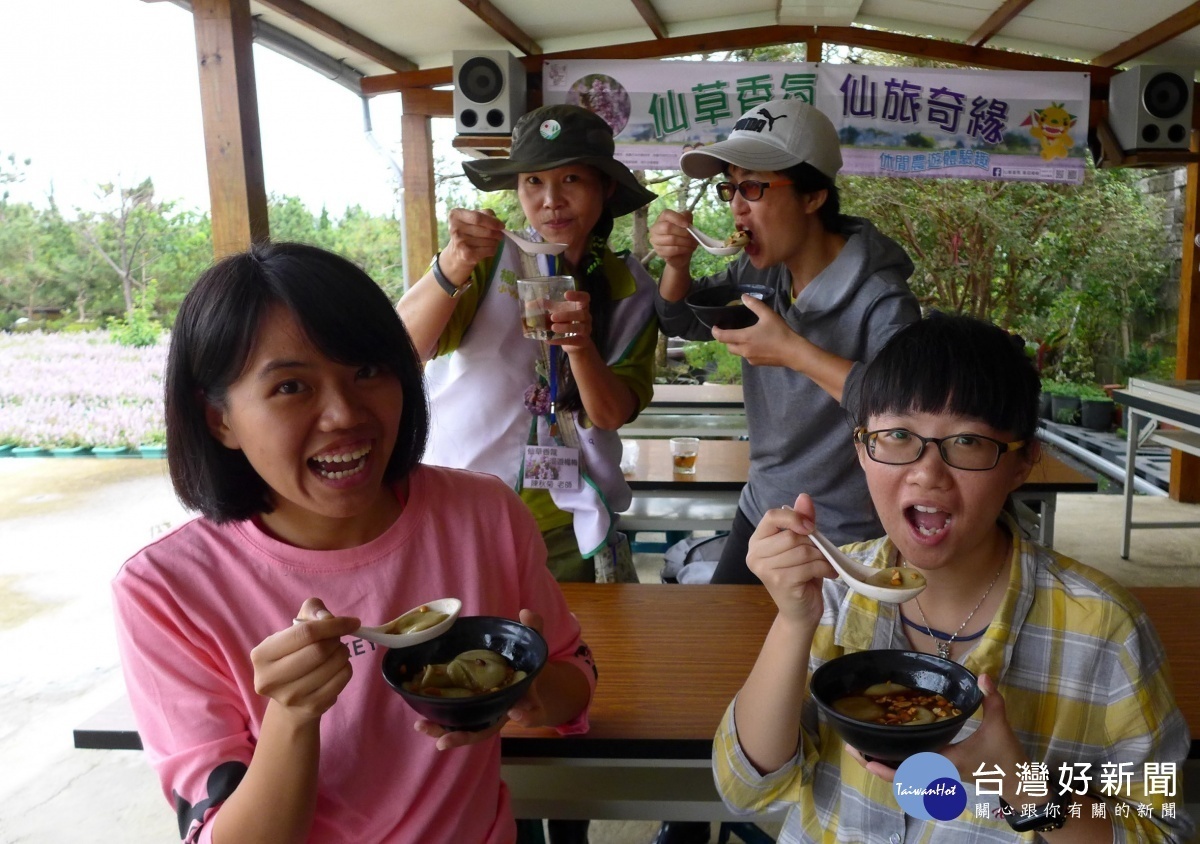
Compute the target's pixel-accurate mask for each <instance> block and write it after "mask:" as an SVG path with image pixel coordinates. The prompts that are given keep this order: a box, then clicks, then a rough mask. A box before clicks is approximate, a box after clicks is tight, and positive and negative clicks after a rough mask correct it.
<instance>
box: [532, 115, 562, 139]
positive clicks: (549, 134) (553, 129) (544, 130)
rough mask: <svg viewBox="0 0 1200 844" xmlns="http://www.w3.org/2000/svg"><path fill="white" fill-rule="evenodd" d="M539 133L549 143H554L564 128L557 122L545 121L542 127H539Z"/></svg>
mask: <svg viewBox="0 0 1200 844" xmlns="http://www.w3.org/2000/svg"><path fill="white" fill-rule="evenodd" d="M538 132H540V133H541V135H542V137H543V138H545V139H546V140H547V141H553V140H554V139H555V138H557V137H558V136H559V134H560V133H561V132H562V126H559V125H558V121H557V120H544V121H542V125H541V126H540V127H538Z"/></svg>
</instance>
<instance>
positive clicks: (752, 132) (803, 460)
mask: <svg viewBox="0 0 1200 844" xmlns="http://www.w3.org/2000/svg"><path fill="white" fill-rule="evenodd" d="M679 164H680V167H682V168H683V171H684V172H685V173H687V174H688V175H689V176H692V177H693V178H710V177H714V176H716V177H719V178H723V181H721V182H720V183H719V184H717V186H716V190H717V194H718V196H720V198H721V199H723V200H725V201H726V202H729V203H730V204H731V206H732V211H733V220H734V223H735V225H736V227H737V229H738V230H739V231H743V232H747V233H748V234H749V236H750V242H749V244H748V245H747V246H746V248H745V250H744V252H743V254H742V255H740V256H739V257H738V258H737V259H736V260H735V261H733V262H731V263H730V264H729V266H728V267H726V269H724V270H723V271H722V272H720V273H717V274H716V275H713V276H709V277H707V278H700V279H692V277H691V274H690V271H689V266H690V262H691V257H692V253H693V252H694V251H695V249H696V245H697V244H696V241H695V239H694V238H693V237H692V235H691V234H690V233H689V232H688V230H687V227H688V226H689V225H690V224H691V214H690V213H686V212H679V211H664V212H662V214H660V215H659V217H658V219H657V220H656V221H655V223H654V225H653V226H652V227H651V229H650V242H651V244H652V245H653V246H654V249H655V251H657V252H658V254H659V255H661V256H662V258H663V259H664V260H665V262H666V267H665V269H664V270H663V275H662V281H661V283H660V285H659V298H658V301H657V303H656V304H657V308H658V317H659V323H660V324H661V325H662V329H663V332H664V333H666V334H667V335H669V336H676V337H685V338H688V339H691V340H711V339H715V340H719V341H720V342H722V343H725V344H727V345H728V347H729V350H730V351H731V352H733V353H734V354H736V355H739V356H741V357H742V359H743V363H742V385H743V392H744V395H745V402H746V421H747V425H748V428H749V434H750V475H749V482H748V483H747V484H746V486H745V488H744V489H743V491H742V495H741V500H740V501H739V502H738V513H737V515H736V516H735V519H734V522H733V525H732V529H731V532H730V537H729V539H728V540H727V542H726V545H725V550H724V553H723V554H722V557H721V561H720V562H719V564H718V565H717V569H716V572H715V574H714V576H713V582H714V583H753V582H756V579H755V577H754V575H753V574H752V573H750V571H749V570H748V569H747V568H746V543H747V542H748V541H749V538H750V534H751V533H752V532H753V531H754V526H755V525H756V524H758V521H759V520H760V519H761V518H762V516H763V514H764V513H766V512H767V511H768V510H769V509H771V508H772V507H779V506H780V505H782V504H790V503H791V502H792V501H794V500H795V498H796V494H797V493H798V492H800V491H801V490H807V491H809V492H811V493H812V495H813V498H814V500H816V501H817V508H818V513H819V515H820V517H821V524H822V526H823V527H822V529H823V530H824V532H825V534H826V535H827V536H829V538H830V539H832V540H833V541H835V542H839V543H841V542H850V541H853V540H860V539H866V538H868V537H871V536H877V535H878V534H879V531H880V525H879V521H878V520H877V519H876V518H875V515H874V514H873V513H872V511H871V507H870V503H869V502H868V500H867V488H866V482H865V481H864V479H863V474H862V471H861V470H860V469H859V468H858V464H857V461H856V460H855V457H854V448H853V446H852V445H851V443H850V441H849V438H848V437H847V436H846V433H847V431H848V430H849V427H848V423H847V416H846V414H845V411H844V410H843V396H844V395H847V394H852V392H853V390H852V388H853V386H854V384H855V383H856V382H857V380H858V378H859V376H860V375H861V371H862V367H863V365H864V364H865V363H867V362H868V361H870V360H871V358H873V357H874V356H875V353H876V352H877V351H878V350H879V349H880V347H882V345H883V344H884V343H885V342H886V341H887V339H888V338H889V337H890V336H891V335H892V334H893V333H894V332H895V331H896V330H897V329H898V328H900V327H901V326H903V325H905V324H907V323H910V322H912V321H914V320H916V319H918V318H919V317H920V308H919V306H918V304H917V300H916V298H915V297H914V296H913V294H912V292H911V291H910V290H909V288H908V284H907V279H908V277H909V276H910V275H911V274H912V271H913V265H912V262H911V261H910V260H909V258H908V256H907V255H906V254H905V252H904V250H903V249H902V248H901V247H900V246H899V245H898V244H896V243H895V242H894V241H892V240H890V239H889V238H887V237H885V236H884V235H883V234H881V233H880V232H879V231H878V229H876V228H875V227H874V226H873V225H872V224H871V223H870V222H868V221H867V220H864V219H861V218H857V217H848V216H846V215H843V214H842V213H841V212H840V207H839V205H840V203H839V197H838V189H837V186H836V185H835V183H834V178H835V176H836V175H837V172H838V170H839V169H840V168H841V166H842V155H841V149H840V146H839V142H838V136H837V130H836V129H835V128H834V126H833V124H832V123H831V122H830V120H829V118H827V117H826V116H825V115H824V114H822V113H821V112H820V111H818V110H817V109H815V108H813V107H812V106H811V105H808V104H806V103H802V102H800V101H799V100H792V99H788V100H775V101H772V102H768V103H765V104H764V105H762V106H756V107H755V108H753V109H751V110H750V111H749V112H747V113H746V114H744V115H742V117H741V118H740V119H739V120H738V121H737V124H736V126H735V128H734V130H733V132H732V133H731V134H730V136H729V138H728V139H727V140H725V141H721V142H720V143H716V144H711V145H709V146H704V147H700V148H698V149H695V150H690V151H688V152H685V153H684V154H683V156H682V158H681V159H680V162H679ZM722 174H723V175H722ZM723 284H763V285H768V286H770V287H771V288H772V289H774V290H775V297H774V301H773V303H772V304H763V303H762V302H759V301H757V300H753V301H752V300H750V297H743V301H744V303H745V304H746V306H747V307H748V308H750V309H751V310H753V311H754V312H755V314H757V316H758V322H757V323H756V324H755V325H752V326H750V327H749V328H744V329H736V330H734V329H729V330H722V329H711V330H710V329H708V328H706V327H705V326H704V325H702V324H701V323H700V322H699V321H697V320H696V318H695V316H694V314H693V313H692V312H691V310H690V309H689V308H688V307H687V305H686V303H685V301H684V299H685V297H686V296H687V295H688V294H689V293H690V292H691V291H692V290H695V289H698V288H702V287H711V286H716V285H723ZM700 840H703V839H700Z"/></svg>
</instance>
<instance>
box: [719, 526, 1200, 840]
mask: <svg viewBox="0 0 1200 844" xmlns="http://www.w3.org/2000/svg"><path fill="white" fill-rule="evenodd" d="M1008 524H1009V530H1010V532H1013V535H1014V536H1015V535H1019V534H1018V533H1017V532H1016V529H1015V526H1014V525H1012V523H1011V522H1009V523H1008ZM845 550H846V551H847V552H848V553H850V555H851V556H853V557H855V558H856V559H859V560H861V561H862V562H864V563H866V564H868V565H873V566H884V565H887V564H888V561H889V560H891V559H892V558H893V556H894V550H895V549H894V546H893V545H892V543H891V541H890V540H888V539H886V538H884V539H880V540H875V541H873V542H867V543H858V544H855V545H850V546H847V547H846V548H845ZM1013 554H1014V559H1013V566H1012V568H1011V572H1012V573H1011V575H1010V578H1009V582H1008V586H1007V589H1006V591H1005V594H1004V598H1003V600H1002V602H1001V604H1000V607H999V609H998V610H997V611H996V615H995V618H994V619H993V620H992V623H991V624H990V626H989V627H988V629H987V631H986V632H985V633H984V635H983V637H982V638H981V639H980V640H979V643H978V645H977V646H976V647H975V648H974V649H972V650H971V651H970V652H969V653H968V654H967V655H966V657H965V659H963V660H962V662H963V664H964V665H965V666H966V667H967V668H968V669H970V670H971V671H972V672H974V673H975V674H976V675H979V674H984V673H986V674H989V675H991V676H992V677H995V678H998V683H999V687H1000V691H1001V693H1002V694H1003V696H1004V701H1005V708H1006V712H1007V714H1008V718H1009V721H1010V722H1011V724H1012V727H1013V731H1014V732H1015V733H1016V735H1017V737H1018V738H1019V739H1020V740H1021V742H1022V744H1023V745H1024V746H1025V750H1026V752H1027V753H1028V755H1029V758H1030V759H1032V760H1036V761H1040V762H1043V763H1045V765H1046V766H1047V770H1048V772H1049V780H1048V786H1049V792H1048V794H1050V795H1054V794H1057V793H1058V790H1059V789H1058V777H1059V771H1060V766H1062V765H1064V764H1066V765H1068V766H1069V765H1072V764H1074V763H1083V762H1087V763H1090V764H1091V767H1090V769H1086V770H1087V775H1088V776H1090V777H1091V783H1090V787H1089V788H1088V792H1089V793H1090V794H1092V795H1093V796H1095V797H1097V798H1100V799H1106V800H1108V801H1109V803H1110V805H1109V806H1108V807H1107V809H1108V812H1107V816H1108V817H1109V818H1111V820H1112V824H1113V828H1114V838H1113V841H1114V842H1134V841H1139V842H1141V841H1147V842H1190V841H1192V840H1193V838H1194V835H1195V827H1194V826H1193V823H1192V821H1191V820H1190V819H1189V818H1188V816H1187V814H1186V812H1185V811H1184V805H1183V788H1182V780H1181V775H1182V770H1183V761H1184V759H1185V758H1186V757H1187V753H1188V748H1189V737H1188V729H1187V725H1186V723H1185V722H1184V719H1183V716H1182V714H1181V713H1180V711H1179V707H1178V706H1177V705H1176V703H1175V697H1174V694H1173V693H1172V690H1171V682H1170V677H1169V676H1168V672H1167V663H1166V657H1165V654H1164V653H1163V648H1162V644H1161V642H1160V641H1159V639H1158V635H1157V634H1156V633H1155V632H1154V629H1153V627H1151V625H1150V622H1149V621H1148V620H1147V618H1146V616H1145V613H1144V612H1143V611H1142V609H1141V607H1140V606H1139V605H1138V603H1137V600H1136V599H1135V598H1133V596H1131V595H1130V594H1129V593H1128V592H1127V591H1126V590H1125V589H1124V588H1122V587H1121V586H1120V585H1119V584H1117V583H1116V582H1115V581H1113V580H1112V579H1111V578H1109V577H1107V576H1106V575H1104V574H1102V573H1101V572H1098V571H1096V570H1094V569H1092V568H1090V567H1088V566H1085V565H1083V564H1082V563H1079V562H1076V561H1075V560H1072V559H1069V558H1067V557H1063V556H1061V555H1059V554H1056V553H1055V552H1053V551H1050V550H1047V549H1045V548H1042V547H1040V546H1038V545H1036V544H1034V543H1033V542H1030V541H1028V540H1022V541H1020V542H1019V543H1014V549H1013ZM824 598H825V614H824V617H823V618H822V619H821V625H820V627H819V628H818V629H817V631H816V636H815V638H814V641H813V647H812V654H811V657H810V660H809V672H810V676H811V672H812V671H814V670H816V668H817V667H819V666H820V665H822V664H823V663H825V662H826V661H827V660H830V659H833V658H835V657H838V656H841V655H842V654H845V653H850V652H854V651H862V650H869V649H874V648H900V649H911V646H910V645H909V643H908V640H907V638H906V637H905V633H904V628H903V624H902V622H901V619H900V613H899V608H898V606H897V605H894V604H880V603H878V602H876V601H874V600H871V599H867V598H863V597H862V596H859V595H856V594H853V593H850V592H849V591H848V590H846V588H845V586H843V585H842V584H841V583H840V582H839V581H826V582H825V584H824ZM736 703H737V701H736V699H735V700H734V702H733V703H731V704H730V706H729V709H728V710H727V711H726V713H725V717H724V719H723V720H722V723H721V726H720V728H719V729H718V731H717V735H716V738H715V739H714V743H713V770H714V774H715V777H716V782H717V789H718V790H719V791H720V793H721V796H722V798H723V799H724V801H725V803H726V804H727V805H728V806H729V807H730V808H731V809H733V810H734V811H738V812H744V813H746V814H748V815H749V814H758V813H761V812H765V811H768V810H776V809H784V808H787V809H789V811H788V814H787V817H786V820H785V821H784V826H783V831H782V833H781V835H780V837H779V839H778V841H779V842H780V844H788V842H858V841H863V842H865V841H872V842H891V844H899V842H906V844H917V843H918V842H919V844H943V843H944V844H964V842H981V844H982V843H983V842H1014V841H1033V840H1038V839H1037V836H1036V834H1035V833H1025V834H1024V835H1021V834H1018V833H1016V832H1014V831H1013V830H1012V829H1011V828H1009V826H1008V825H1007V823H1005V821H1004V820H1003V819H1002V818H993V817H987V816H986V813H984V812H980V811H978V810H977V807H976V804H977V803H980V804H982V803H988V802H989V801H990V803H991V804H992V805H993V806H994V804H995V801H996V798H995V797H994V796H987V795H985V794H982V793H981V794H979V795H977V794H976V793H975V791H974V788H973V786H974V779H975V778H974V777H973V776H972V774H973V773H974V772H972V771H960V774H961V775H963V776H964V777H965V778H966V779H965V781H964V784H965V785H966V788H967V794H968V801H967V807H966V809H965V810H964V812H963V814H962V815H961V816H960V817H958V818H957V819H955V820H953V821H924V820H920V819H918V818H914V817H911V816H909V815H906V814H905V813H904V812H903V811H902V810H901V809H900V807H899V804H898V803H897V802H896V799H895V797H894V795H893V792H892V786H891V784H889V783H886V782H884V781H883V780H880V779H878V778H876V777H874V776H872V775H871V774H868V773H867V772H866V771H864V770H863V769H862V767H860V766H859V765H858V763H857V762H855V761H854V759H852V758H851V757H850V756H849V755H847V754H846V752H845V749H844V748H845V745H844V744H843V742H842V741H841V739H840V738H838V736H837V735H836V734H835V733H834V732H833V730H832V729H831V728H830V726H829V724H828V723H827V722H826V721H824V720H823V719H821V718H819V717H818V711H817V708H816V705H815V704H814V703H813V701H812V699H811V697H810V698H809V699H808V700H807V701H806V703H805V706H804V712H803V718H802V725H803V726H802V735H801V740H800V749H799V751H798V752H797V755H796V756H795V757H793V758H792V760H791V761H790V762H788V763H787V764H785V765H784V766H783V767H782V768H781V769H780V770H778V771H774V772H772V773H769V774H767V775H765V776H763V775H760V774H759V773H758V772H757V771H756V770H755V768H754V767H753V766H752V765H751V764H750V763H749V761H748V760H747V759H746V756H745V754H744V753H743V752H742V750H741V747H740V746H739V745H738V739H737V732H736V729H735V727H734V721H733V712H734V707H735V706H736ZM979 718H980V713H979V712H977V713H976V714H975V715H974V716H973V717H972V719H971V720H970V721H968V722H967V724H966V725H964V727H963V731H962V732H961V733H959V735H958V737H957V738H956V741H961V740H962V739H963V738H965V737H967V736H968V735H970V734H971V733H973V732H974V731H975V729H976V728H977V727H978V726H979ZM1120 763H1127V765H1126V767H1125V768H1124V769H1120V768H1118V769H1117V770H1124V771H1126V772H1129V773H1131V779H1130V780H1129V781H1123V782H1122V785H1121V788H1120V791H1119V793H1118V794H1117V795H1116V796H1115V797H1114V796H1109V795H1105V794H1104V792H1103V784H1102V782H1101V779H1102V777H1101V771H1102V770H1103V769H1104V766H1105V765H1106V764H1108V765H1114V764H1116V765H1119V764H1120ZM1145 763H1152V765H1153V764H1155V763H1175V771H1176V779H1175V785H1174V788H1173V789H1165V788H1162V787H1161V785H1162V784H1161V781H1159V782H1158V783H1155V777H1153V776H1152V777H1149V778H1148V777H1146V776H1145V774H1146V771H1147V769H1146V767H1145ZM991 767H992V769H994V768H995V766H991ZM1110 770H1111V769H1110ZM1150 770H1151V772H1153V771H1162V770H1164V769H1162V768H1157V769H1156V768H1153V767H1152V768H1151V769H1150ZM1166 770H1169V768H1168V769H1166ZM1006 773H1007V772H1006ZM986 779H987V777H985V776H983V775H980V777H979V780H980V784H981V786H984V787H983V788H981V792H983V791H986V790H987V788H986V786H985V785H984V781H985V780H986ZM1148 783H1149V785H1148ZM1168 790H1173V791H1174V793H1175V796H1169V795H1166V794H1161V793H1149V792H1158V791H1168ZM1048 799H1049V798H1048V797H1047V796H1037V797H1031V798H1030V800H1029V803H1031V804H1040V803H1044V802H1046V801H1047V800H1048ZM1118 801H1119V802H1122V803H1125V804H1127V807H1122V808H1121V810H1120V812H1121V815H1122V816H1117V815H1118V813H1116V812H1113V811H1112V808H1113V805H1112V804H1113V803H1114V802H1118ZM1068 803H1069V800H1068ZM1084 811H1090V810H1089V809H1088V808H1087V807H1085V808H1084ZM1125 811H1128V815H1127V816H1124V813H1125ZM979 814H984V815H985V816H984V817H978V816H977V815H979ZM1172 814H1173V815H1174V816H1173V817H1172V816H1171V815H1172ZM1069 818H1070V815H1068V821H1067V823H1068V824H1070V819H1069Z"/></svg>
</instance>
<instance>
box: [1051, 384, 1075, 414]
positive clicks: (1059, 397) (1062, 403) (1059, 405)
mask: <svg viewBox="0 0 1200 844" xmlns="http://www.w3.org/2000/svg"><path fill="white" fill-rule="evenodd" d="M1050 387H1051V390H1050V415H1051V416H1052V417H1053V418H1054V421H1055V422H1057V423H1059V424H1060V425H1075V424H1077V423H1078V422H1079V393H1080V390H1081V387H1080V385H1078V384H1074V383H1071V382H1070V381H1055V382H1053V383H1052V384H1051V385H1050Z"/></svg>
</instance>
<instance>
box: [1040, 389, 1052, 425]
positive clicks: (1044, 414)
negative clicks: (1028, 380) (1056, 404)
mask: <svg viewBox="0 0 1200 844" xmlns="http://www.w3.org/2000/svg"><path fill="white" fill-rule="evenodd" d="M1052 398H1053V396H1051V395H1050V394H1049V393H1047V392H1046V391H1045V390H1043V391H1042V393H1041V394H1040V395H1039V396H1038V418H1039V419H1049V420H1051V421H1054V411H1053V410H1052V409H1051V401H1050V399H1052Z"/></svg>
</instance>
